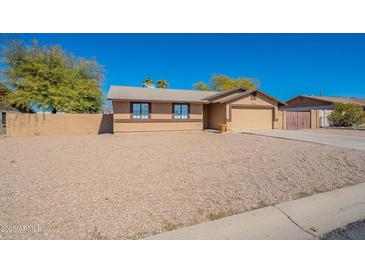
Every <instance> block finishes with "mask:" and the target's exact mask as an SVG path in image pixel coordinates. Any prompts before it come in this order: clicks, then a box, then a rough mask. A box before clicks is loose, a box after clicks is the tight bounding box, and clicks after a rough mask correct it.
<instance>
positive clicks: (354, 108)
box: [328, 103, 365, 127]
mask: <svg viewBox="0 0 365 274" xmlns="http://www.w3.org/2000/svg"><path fill="white" fill-rule="evenodd" d="M328 119H329V121H330V123H331V124H332V125H333V126H340V127H348V126H354V125H360V124H362V123H363V122H364V119H365V115H364V112H363V110H362V107H361V106H359V105H355V104H352V103H335V104H334V109H333V111H332V113H331V114H330V115H329V117H328Z"/></svg>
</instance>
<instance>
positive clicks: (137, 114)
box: [133, 104, 141, 118]
mask: <svg viewBox="0 0 365 274" xmlns="http://www.w3.org/2000/svg"><path fill="white" fill-rule="evenodd" d="M133 118H141V104H133Z"/></svg>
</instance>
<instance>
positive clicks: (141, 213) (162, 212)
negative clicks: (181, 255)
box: [0, 132, 365, 239]
mask: <svg viewBox="0 0 365 274" xmlns="http://www.w3.org/2000/svg"><path fill="white" fill-rule="evenodd" d="M0 165H1V171H0V226H1V230H2V232H0V237H2V238H4V239H13V238H17V239H134V238H141V237H144V236H149V235H151V234H154V233H158V232H162V231H165V230H171V229H175V228H178V227H180V226H185V225H190V224H195V223H198V222H203V221H207V220H211V219H215V218H220V217H223V216H226V215H230V214H234V213H238V212H243V211H246V210H250V209H253V208H257V207H262V206H265V205H267V204H270V203H278V202H282V201H285V200H290V199H295V198H298V197H303V196H306V195H309V194H311V193H316V192H320V191H326V190H331V189H334V188H338V187H342V186H345V185H349V184H355V183H360V182H365V152H364V151H355V150H350V149H341V148H337V147H333V146H326V145H317V144H311V143H305V142H303V143H299V142H297V141H289V140H282V139H274V138H267V137H260V136H251V135H244V134H239V133H236V134H224V135H220V134H216V133H209V132H196V133H191V132H184V133H171V132H169V133H145V134H143V133H142V134H128V135H120V136H114V135H99V136H93V135H83V136H57V137H27V138H0ZM11 225H14V226H17V227H16V228H14V229H17V228H18V226H23V225H24V226H36V227H39V228H40V231H36V232H19V231H17V232H8V231H5V230H6V229H9V227H8V226H11Z"/></svg>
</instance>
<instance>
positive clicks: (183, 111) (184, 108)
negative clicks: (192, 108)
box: [181, 104, 188, 119]
mask: <svg viewBox="0 0 365 274" xmlns="http://www.w3.org/2000/svg"><path fill="white" fill-rule="evenodd" d="M181 118H182V119H188V105H187V104H183V105H181Z"/></svg>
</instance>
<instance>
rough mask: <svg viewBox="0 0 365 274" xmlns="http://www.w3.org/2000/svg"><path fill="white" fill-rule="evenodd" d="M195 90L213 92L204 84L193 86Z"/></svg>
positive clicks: (198, 83) (199, 83)
mask: <svg viewBox="0 0 365 274" xmlns="http://www.w3.org/2000/svg"><path fill="white" fill-rule="evenodd" d="M193 87H194V89H196V90H212V89H211V88H210V87H209V86H208V85H207V84H206V83H204V82H197V83H195V84H193Z"/></svg>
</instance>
